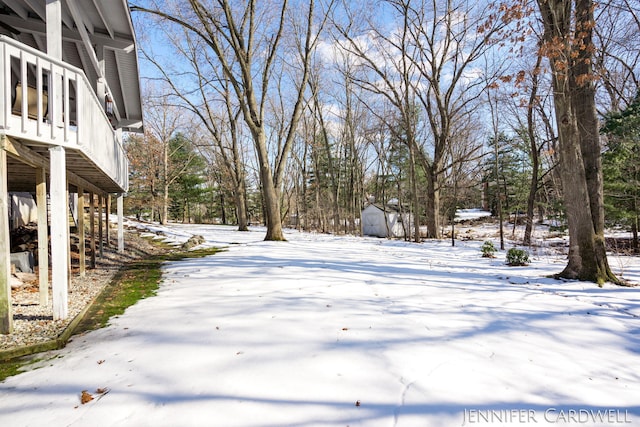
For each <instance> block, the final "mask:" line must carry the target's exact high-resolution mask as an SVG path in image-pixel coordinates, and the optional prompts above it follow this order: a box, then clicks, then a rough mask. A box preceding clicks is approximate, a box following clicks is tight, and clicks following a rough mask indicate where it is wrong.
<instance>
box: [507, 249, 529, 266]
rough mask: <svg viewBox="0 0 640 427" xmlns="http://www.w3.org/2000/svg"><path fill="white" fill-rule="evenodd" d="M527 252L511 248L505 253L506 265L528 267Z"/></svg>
mask: <svg viewBox="0 0 640 427" xmlns="http://www.w3.org/2000/svg"><path fill="white" fill-rule="evenodd" d="M528 264H529V252H527V251H525V250H524V249H518V248H511V249H509V250H508V251H507V265H511V266H517V265H528Z"/></svg>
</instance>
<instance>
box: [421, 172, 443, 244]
mask: <svg viewBox="0 0 640 427" xmlns="http://www.w3.org/2000/svg"><path fill="white" fill-rule="evenodd" d="M434 171H435V165H431V167H429V169H428V170H427V176H428V179H427V209H426V212H425V214H426V217H427V238H429V239H439V238H440V236H441V233H440V190H439V185H440V184H439V183H438V182H437V180H438V176H437V174H436V173H435V172H434Z"/></svg>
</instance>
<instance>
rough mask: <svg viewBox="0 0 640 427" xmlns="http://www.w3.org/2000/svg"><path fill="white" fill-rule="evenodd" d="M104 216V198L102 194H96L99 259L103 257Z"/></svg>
mask: <svg viewBox="0 0 640 427" xmlns="http://www.w3.org/2000/svg"><path fill="white" fill-rule="evenodd" d="M103 215H104V196H103V195H102V194H98V245H99V247H100V258H102V257H103V256H104V241H103V240H104V234H103V231H104V229H103V227H104V222H103V221H102V217H103Z"/></svg>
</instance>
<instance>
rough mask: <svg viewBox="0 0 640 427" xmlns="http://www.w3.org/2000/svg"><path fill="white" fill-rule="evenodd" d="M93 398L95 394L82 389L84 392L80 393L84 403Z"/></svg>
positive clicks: (81, 400)
mask: <svg viewBox="0 0 640 427" xmlns="http://www.w3.org/2000/svg"><path fill="white" fill-rule="evenodd" d="M92 400H93V396H91V393H89V392H88V391H87V390H82V394H81V395H80V403H82V404H83V405H84V404H85V403H89V402H91V401H92Z"/></svg>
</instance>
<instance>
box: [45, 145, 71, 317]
mask: <svg viewBox="0 0 640 427" xmlns="http://www.w3.org/2000/svg"><path fill="white" fill-rule="evenodd" d="M49 153H50V162H51V167H50V169H49V171H50V175H49V176H50V179H51V191H50V195H51V287H52V289H53V319H54V320H60V319H66V318H67V315H68V310H69V307H68V304H67V301H68V290H69V275H68V273H67V263H68V260H69V199H68V197H67V171H66V158H65V149H64V147H60V146H56V147H51V148H49Z"/></svg>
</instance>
